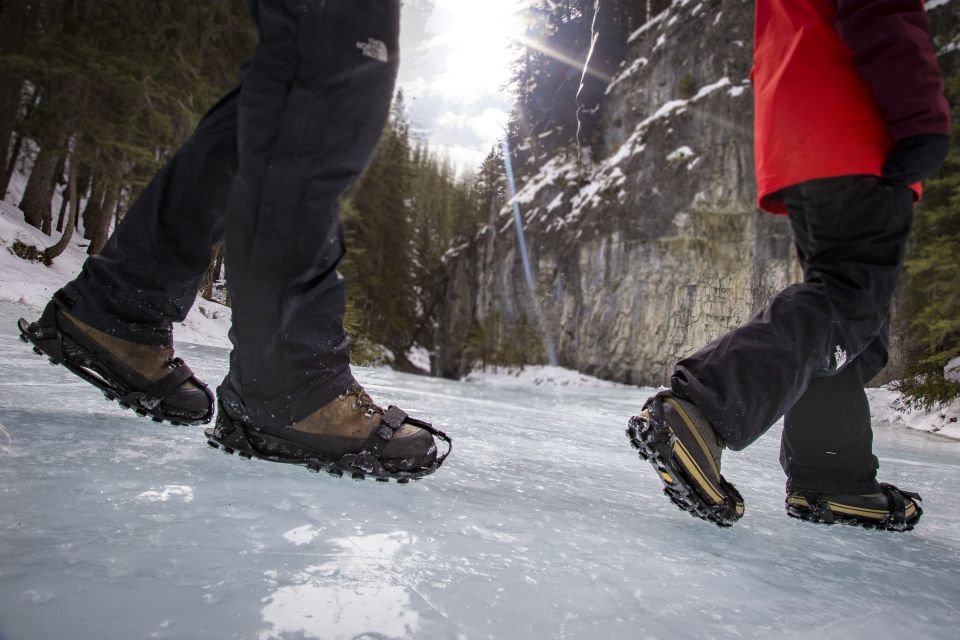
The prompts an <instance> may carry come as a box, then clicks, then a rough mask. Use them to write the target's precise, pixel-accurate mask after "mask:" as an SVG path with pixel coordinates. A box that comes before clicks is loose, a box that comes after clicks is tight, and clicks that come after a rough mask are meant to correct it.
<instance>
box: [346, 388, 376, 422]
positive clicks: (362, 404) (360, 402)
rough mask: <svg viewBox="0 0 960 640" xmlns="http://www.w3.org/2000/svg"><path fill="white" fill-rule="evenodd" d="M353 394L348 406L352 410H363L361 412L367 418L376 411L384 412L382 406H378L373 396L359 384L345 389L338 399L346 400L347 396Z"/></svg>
mask: <svg viewBox="0 0 960 640" xmlns="http://www.w3.org/2000/svg"><path fill="white" fill-rule="evenodd" d="M350 396H354V397H356V400H354V402H353V404H352V405H351V406H350V408H351V409H353V410H354V411H360V410H363V414H364V415H365V416H367V417H368V418H372V417H373V416H375V415H376V414H378V413H381V414H382V413H384V411H383V408H382V407H380V406H379V405H378V404H377V403H376V402H374V401H373V398H371V397H370V395H369V394H368V393H367V392H366V390H365V389H364V388H363V387H361V386H360V385H353V386H351V387H350V388H349V389H347V390H346V391H344V392H343V393H341V394H340V397H339V399H340V400H346V399H347V398H348V397H350Z"/></svg>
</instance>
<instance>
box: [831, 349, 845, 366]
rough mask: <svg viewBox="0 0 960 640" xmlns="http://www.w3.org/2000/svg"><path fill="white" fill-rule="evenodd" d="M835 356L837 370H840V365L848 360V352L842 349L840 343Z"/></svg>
mask: <svg viewBox="0 0 960 640" xmlns="http://www.w3.org/2000/svg"><path fill="white" fill-rule="evenodd" d="M833 357H834V358H836V360H837V371H840V367H842V366H843V365H844V364H845V363H846V362H847V352H846V351H844V350H843V349H841V348H840V345H837V351H836V353H834V354H833Z"/></svg>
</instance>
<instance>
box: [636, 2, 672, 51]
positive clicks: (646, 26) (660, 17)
mask: <svg viewBox="0 0 960 640" xmlns="http://www.w3.org/2000/svg"><path fill="white" fill-rule="evenodd" d="M668 15H670V10H669V9H666V10H664V11H661V12H660V13H658V14H657V15H655V16H653V17H652V18H650V19H649V20H647V21H646V22H644V23H643V26H641V27H640V28H639V29H637V30H636V31H634V32H633V33H631V34H630V37H628V38H627V42H628V43H630V42H633V41H634V40H636V39H637V38H639V37H640V36H642V35H643V34H644V33H646V32H647V31H649V30H650V29H652V28H653V27H655V26H657V25H658V24H659V23H661V22H663V21H664V20H665V19H666V18H667V16H668Z"/></svg>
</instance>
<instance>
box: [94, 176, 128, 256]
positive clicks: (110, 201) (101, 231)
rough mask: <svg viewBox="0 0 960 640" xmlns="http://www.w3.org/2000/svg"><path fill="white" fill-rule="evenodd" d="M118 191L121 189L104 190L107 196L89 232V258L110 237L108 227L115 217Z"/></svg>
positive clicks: (98, 250) (95, 253) (118, 196)
mask: <svg viewBox="0 0 960 640" xmlns="http://www.w3.org/2000/svg"><path fill="white" fill-rule="evenodd" d="M120 191H121V188H119V187H113V188H111V187H107V188H106V192H107V195H106V197H105V198H104V201H103V206H102V208H101V209H100V215H99V216H97V219H96V221H95V222H94V227H93V229H91V230H89V235H90V247H89V248H88V249H87V253H88V254H90V255H91V256H95V255H97V254H98V253H100V252H101V251H102V250H103V246H104V245H105V244H107V239H108V238H109V237H110V225H111V223H112V222H113V219H114V217H115V215H116V208H117V204H118V202H119V200H120Z"/></svg>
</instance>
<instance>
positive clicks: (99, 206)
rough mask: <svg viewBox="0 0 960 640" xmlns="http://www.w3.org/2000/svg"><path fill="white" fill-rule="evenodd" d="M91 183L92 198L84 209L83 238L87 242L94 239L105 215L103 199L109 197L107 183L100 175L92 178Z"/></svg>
mask: <svg viewBox="0 0 960 640" xmlns="http://www.w3.org/2000/svg"><path fill="white" fill-rule="evenodd" d="M91 182H92V185H93V186H92V187H91V189H90V198H89V199H88V200H87V206H85V207H84V208H83V237H84V238H86V239H87V240H92V239H93V233H94V231H95V230H96V228H97V221H98V220H99V219H100V216H102V215H104V213H103V211H104V210H103V199H104V197H106V195H107V194H106V189H104V184H105V181H104V179H103V177H102V176H101V175H100V174H99V173H98V174H96V175H95V176H93V177H92V178H91Z"/></svg>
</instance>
